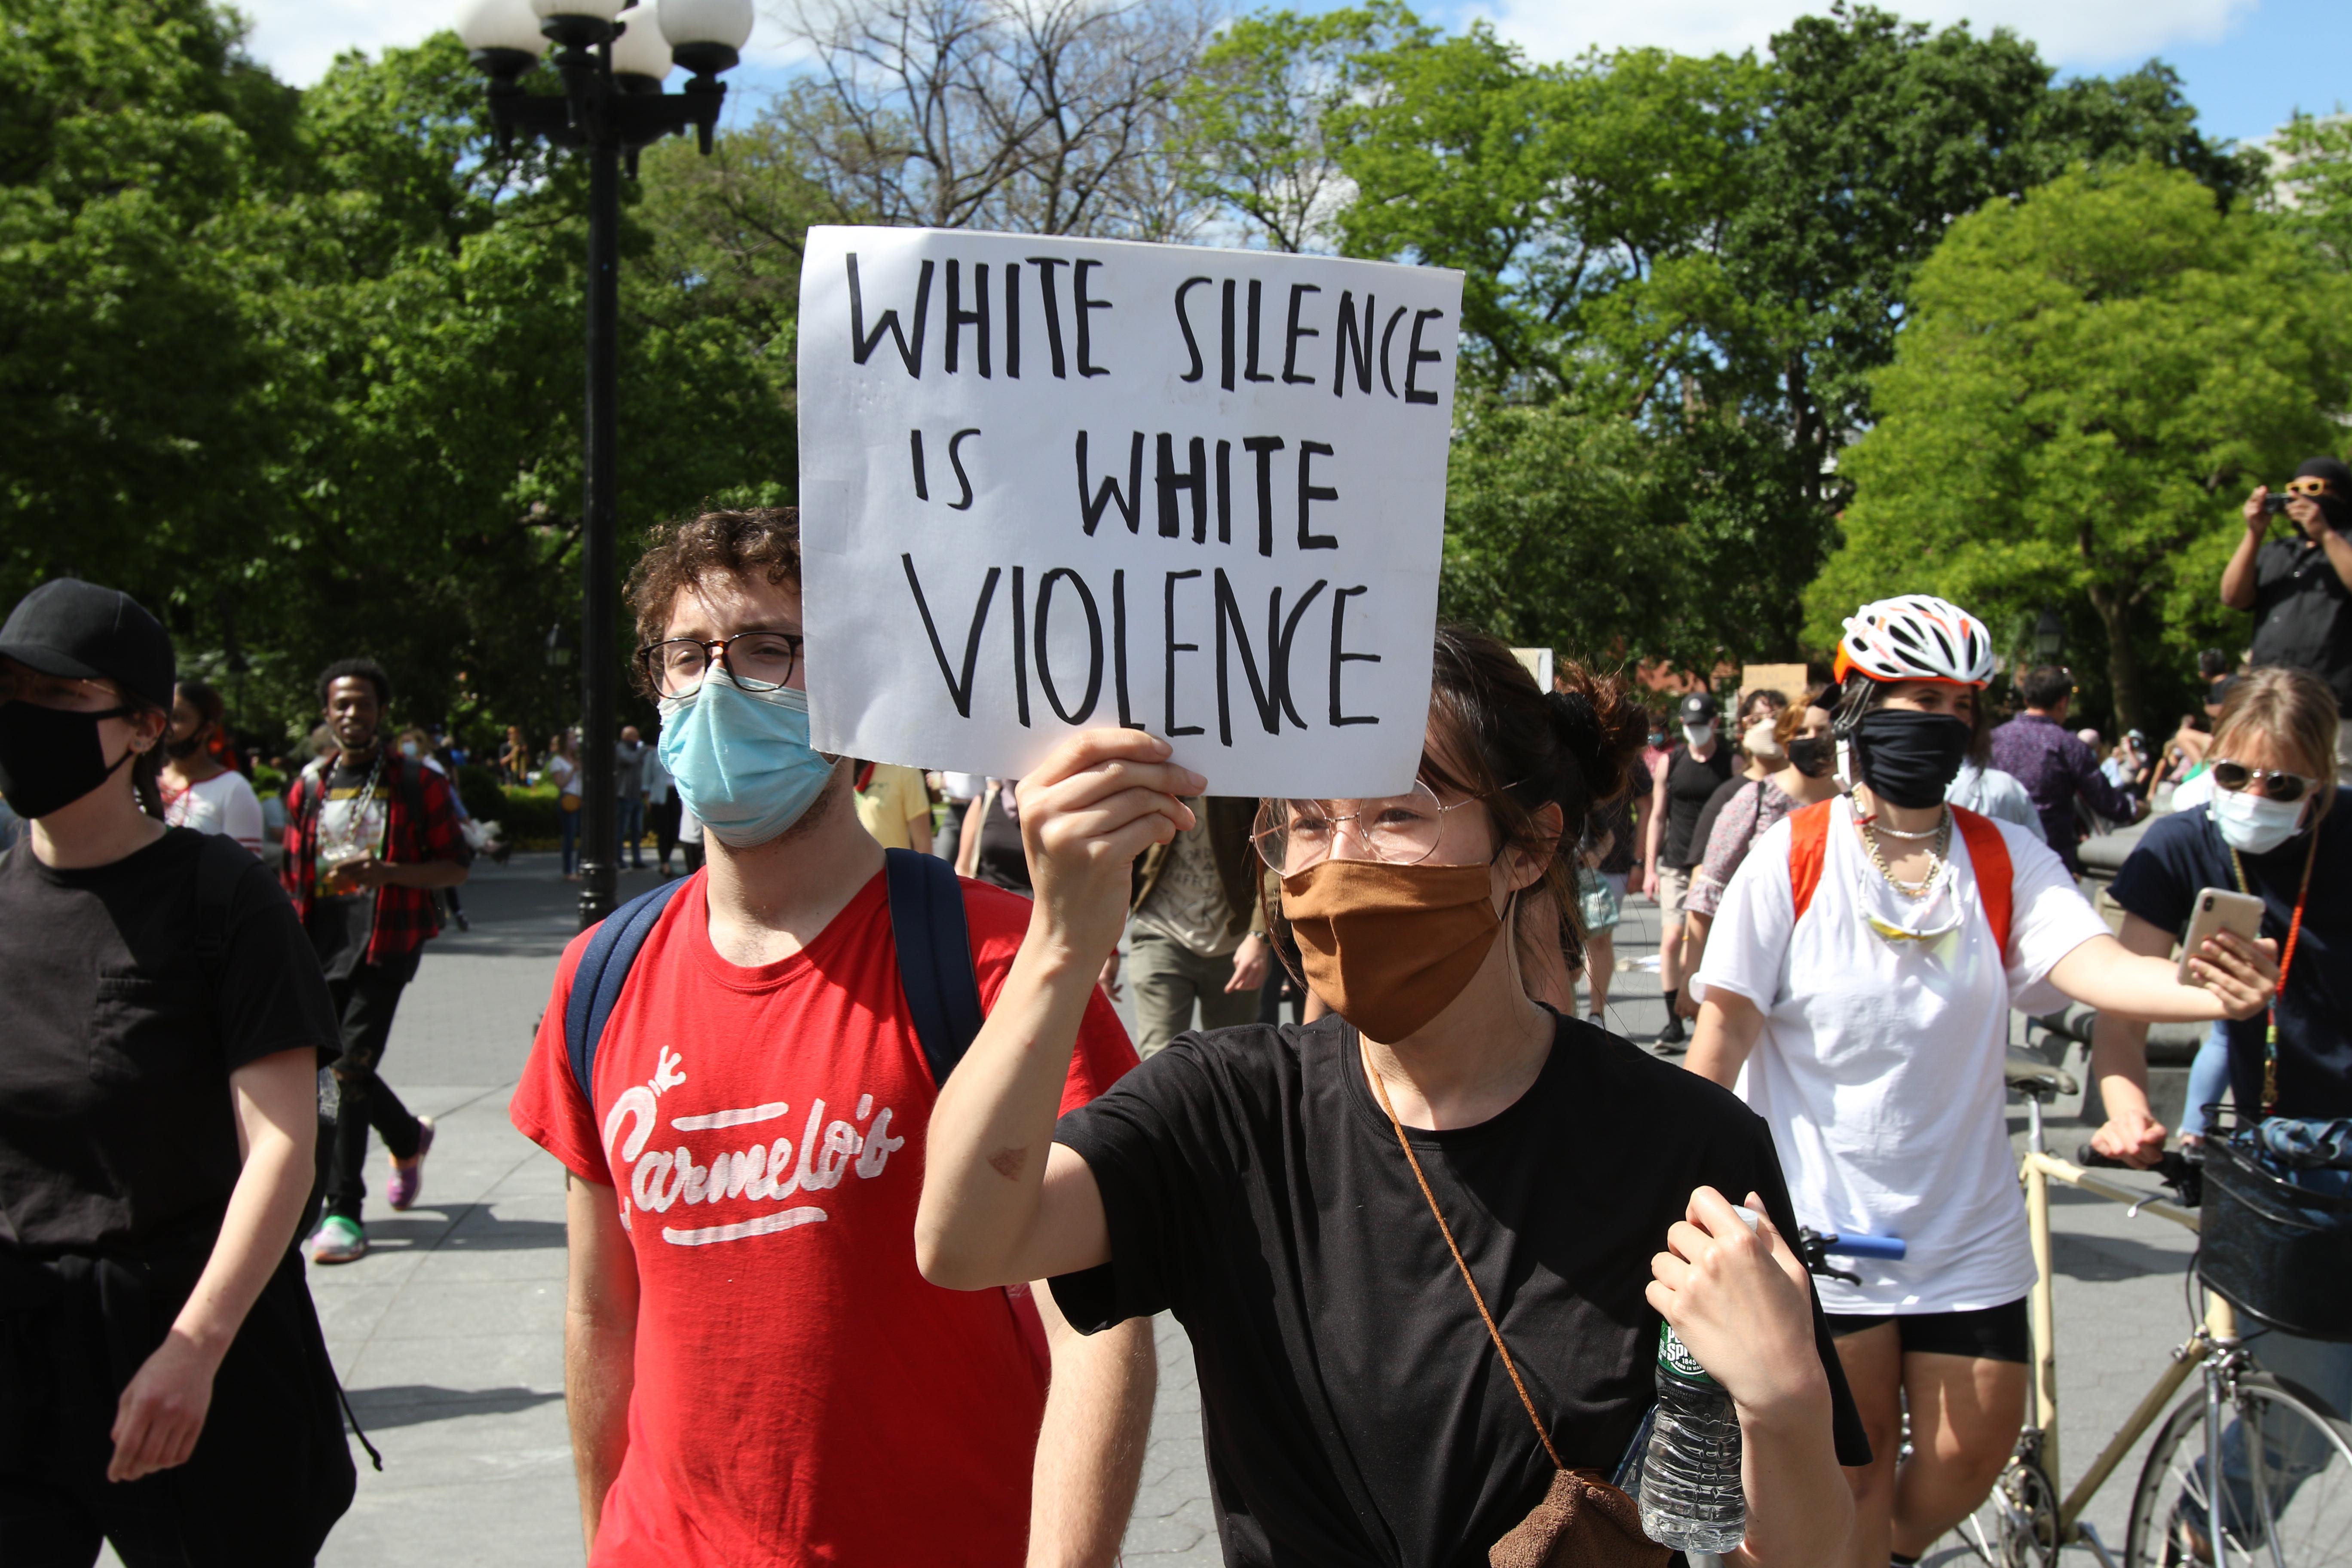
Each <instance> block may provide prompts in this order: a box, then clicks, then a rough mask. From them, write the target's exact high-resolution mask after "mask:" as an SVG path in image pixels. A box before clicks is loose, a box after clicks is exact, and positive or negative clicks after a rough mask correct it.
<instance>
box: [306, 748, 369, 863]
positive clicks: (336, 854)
mask: <svg viewBox="0 0 2352 1568" xmlns="http://www.w3.org/2000/svg"><path fill="white" fill-rule="evenodd" d="M382 777H383V742H377V743H376V751H375V764H374V766H373V767H371V768H369V769H368V776H367V785H366V787H365V788H363V789H362V790H361V791H360V795H359V800H358V802H357V804H356V805H353V806H352V814H351V816H348V817H346V818H345V819H344V821H343V832H342V842H341V843H340V844H338V843H335V842H333V841H332V840H331V839H329V838H328V837H327V835H326V834H325V833H324V832H323V831H322V832H321V833H320V835H319V837H320V840H321V842H322V843H323V844H324V847H326V848H327V849H328V850H329V851H330V854H329V856H328V862H327V863H328V864H329V865H331V866H339V865H341V864H342V862H344V861H346V860H355V859H358V858H360V857H361V856H362V855H363V854H365V853H366V850H365V849H364V848H362V846H361V844H360V839H361V837H362V835H363V834H366V833H367V814H368V807H369V806H371V805H374V804H375V784H376V781H377V780H378V779H380V778H382ZM326 783H327V780H325V779H321V780H320V784H321V785H322V786H323V785H324V784H326ZM321 794H322V795H323V794H324V790H323V788H322V789H321ZM323 815H324V814H323V812H322V813H321V816H322V817H323ZM321 826H323V823H322V825H321Z"/></svg>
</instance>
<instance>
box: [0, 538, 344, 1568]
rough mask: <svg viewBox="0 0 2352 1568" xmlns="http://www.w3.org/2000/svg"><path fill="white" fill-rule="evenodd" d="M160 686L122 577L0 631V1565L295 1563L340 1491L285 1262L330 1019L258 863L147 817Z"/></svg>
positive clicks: (145, 626) (156, 762)
mask: <svg viewBox="0 0 2352 1568" xmlns="http://www.w3.org/2000/svg"><path fill="white" fill-rule="evenodd" d="M172 691H173V655H172V643H171V638H170V637H168V636H167V635H166V634H165V633H164V630H163V626H161V625H160V624H159V623H158V622H157V621H156V620H155V618H154V617H153V616H151V615H149V614H148V613H147V612H146V611H145V610H143V609H142V608H141V607H140V606H139V605H138V604H136V603H135V602H134V601H132V600H131V598H130V596H129V595H124V594H121V593H118V592H116V591H114V590H112V589H110V588H100V587H98V586H95V585H93V584H88V583H80V582H73V581H59V582H53V583H48V584H43V585H42V586H41V587H39V588H37V589H35V590H34V591H33V592H32V593H31V594H29V595H26V597H25V599H24V600H23V601H22V602H21V603H19V604H18V605H16V608H15V610H14V611H13V612H11V613H10V615H9V616H8V618H7V622H6V624H5V626H0V794H5V795H6V797H7V799H8V801H9V804H10V805H11V807H12V808H13V809H14V810H15V811H16V813H17V814H18V815H20V816H24V817H26V818H29V819H30V820H31V823H32V829H31V832H30V834H29V835H28V836H27V837H26V839H25V840H24V841H23V842H20V843H18V844H17V845H16V846H15V847H11V848H9V849H8V850H6V851H5V853H0V995H5V996H6V997H7V998H8V1012H7V1027H6V1032H5V1033H6V1041H5V1050H0V1563H12V1564H13V1563H43V1564H47V1563H59V1564H63V1563H90V1562H93V1561H94V1560H95V1559H96V1558H97V1556H98V1552H99V1546H100V1541H101V1539H103V1540H105V1541H109V1542H112V1543H113V1546H114V1550H115V1552H116V1554H117V1555H118V1556H119V1557H120V1558H121V1561H122V1563H124V1564H125V1565H126V1568H146V1565H148V1564H151V1563H152V1564H164V1563H170V1564H174V1565H191V1564H215V1563H218V1564H230V1563H235V1564H239V1565H245V1564H271V1565H274V1564H299V1563H310V1562H311V1561H312V1560H313V1559H314V1558H315V1557H316V1555H317V1553H318V1550H319V1546H320V1542H322V1541H324V1540H325V1538H326V1535H327V1531H329V1530H330V1529H331V1528H332V1526H333V1524H334V1522H335V1521H336V1520H337V1519H339V1518H341V1516H342V1513H343V1510H345V1509H347V1508H348V1507H349V1506H350V1505H351V1500H352V1489H353V1487H354V1484H355V1476H354V1473H353V1470H352V1460H351V1455H350V1452H349V1450H348V1449H347V1448H346V1447H345V1446H344V1439H343V1432H342V1417H341V1412H340V1410H339V1409H338V1406H337V1402H338V1397H339V1396H338V1394H337V1390H336V1384H335V1378H334V1369H333V1367H332V1365H331V1363H329V1361H328V1359H327V1348H326V1342H325V1341H324V1340H323V1339H322V1338H321V1336H320V1331H319V1319H318V1314H317V1312H316V1310H314V1309H313V1307H312V1305H311V1301H310V1289H309V1288H308V1286H307V1285H306V1284H305V1283H304V1281H303V1278H302V1262H301V1258H300V1256H299V1254H298V1253H296V1252H295V1251H294V1250H293V1248H292V1242H293V1240H294V1237H295V1235H296V1232H297V1230H298V1227H299V1225H300V1222H301V1219H302V1209H303V1205H304V1204H305V1202H306V1200H307V1199H308V1197H309V1194H310V1186H311V1176H312V1172H311V1160H312V1148H313V1144H314V1142H315V1139H316V1137H317V1129H318V1120H317V1087H316V1085H317V1079H316V1074H317V1070H318V1062H319V1054H320V1051H321V1050H322V1049H328V1048H331V1047H332V1046H333V1045H334V1043H335V1040H336V1031H335V1018H334V1014H333V1011H332V1009H331V1007H330V1006H329V1005H328V1001H327V987H326V983H325V981H324V980H323V979H322V978H321V977H320V973H319V964H318V961H317V960H316V959H315V958H313V957H312V956H311V953H310V942H309V941H308V940H307V939H306V938H305V937H304V935H303V932H302V929H301V927H300V925H299V923H298V922H297V921H295V919H294V912H293V910H292V909H291V907H290V906H289V904H288V902H287V899H286V895H285V894H284V893H283V892H282V891H280V890H279V889H278V884H277V880H276V879H275V878H273V877H272V876H271V875H270V873H269V871H268V868H266V867H264V866H263V865H262V864H261V862H260V861H258V860H257V859H256V858H254V857H253V856H252V855H251V854H250V853H249V852H247V850H245V849H244V848H242V847H239V846H238V845H237V844H236V842H235V841H234V840H232V839H228V838H225V837H220V836H218V835H213V834H204V833H199V832H197V831H195V830H194V829H193V828H185V827H166V826H164V825H163V821H162V820H161V816H162V810H161V803H160V800H159V799H158V797H157V795H156V791H155V777H156V773H157V771H158V769H159V768H160V766H161V763H162V758H163V749H162V742H163V737H164V734H165V731H166V727H167V725H168V722H169V711H170V708H171V703H172Z"/></svg>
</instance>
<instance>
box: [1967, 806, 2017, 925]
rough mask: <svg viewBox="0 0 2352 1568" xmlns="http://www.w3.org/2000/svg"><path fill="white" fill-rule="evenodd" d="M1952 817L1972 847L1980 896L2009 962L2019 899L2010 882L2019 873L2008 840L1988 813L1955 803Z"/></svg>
mask: <svg viewBox="0 0 2352 1568" xmlns="http://www.w3.org/2000/svg"><path fill="white" fill-rule="evenodd" d="M1952 820H1953V821H1954V822H1955V823H1957V824H1958V825H1959V829H1960V837H1961V839H1962V841H1963V842H1965V843H1966V844H1967V845H1968V847H1969V863H1970V864H1971V865H1973V866H1974V867H1975V868H1976V873H1977V896H1978V897H1979V898H1980V899H1982V900H1984V911H1985V919H1987V920H1989V921H1991V922H1992V938H1993V941H1995V942H1999V943H2000V961H2001V963H2004V964H2006V963H2008V962H2009V922H2010V915H2011V910H2012V909H2013V907H2014V905H2015V902H2016V900H2015V893H2014V889H2012V887H2011V883H2012V882H2014V881H2015V880H2016V876H2017V872H2016V867H2015V865H2014V863H2013V862H2011V859H2010V858H2009V841H2008V840H2007V839H2005V838H2003V837H2001V836H2000V825H1999V824H1998V823H1996V822H1994V821H1993V820H1992V818H1990V817H1989V816H1979V815H1977V814H1976V813H1975V812H1973V811H1969V810H1965V809H1963V808H1962V807H1960V806H1957V805H1956V806H1954V807H1952Z"/></svg>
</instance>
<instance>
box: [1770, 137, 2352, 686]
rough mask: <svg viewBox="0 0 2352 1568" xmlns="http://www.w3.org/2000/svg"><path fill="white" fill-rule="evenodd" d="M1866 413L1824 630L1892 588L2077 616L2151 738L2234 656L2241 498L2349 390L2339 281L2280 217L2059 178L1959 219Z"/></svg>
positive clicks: (2083, 178) (2132, 174) (2168, 185)
mask: <svg viewBox="0 0 2352 1568" xmlns="http://www.w3.org/2000/svg"><path fill="white" fill-rule="evenodd" d="M1910 307H1911V315H1910V320H1909V322H1908V324H1907V325H1906V328H1905V330H1904V331H1903V333H1902V335H1901V337H1900V339H1899V340H1898V342H1897V349H1896V354H1895V363H1894V364H1893V366H1892V367H1891V368H1889V369H1887V370H1885V372H1883V373H1881V374H1879V375H1878V376H1877V377H1876V378H1875V382H1874V390H1875V395H1876V398H1877V403H1878V409H1879V414H1880V421H1879V423H1878V425H1877V426H1876V427H1875V428H1874V430H1872V431H1871V432H1870V434H1869V435H1868V436H1866V437H1864V439H1863V440H1862V441H1861V443H1860V444H1859V445H1858V446H1856V447H1854V448H1853V451H1852V452H1851V453H1850V454H1849V455H1848V459H1847V463H1846V465H1845V467H1846V469H1847V471H1848V472H1849V473H1850V474H1851V475H1852V477H1853V479H1854V482H1855V484H1856V488H1857V499H1856V500H1855V502H1854V505H1853V508H1852V510H1849V511H1848V513H1847V514H1846V518H1845V527H1846V539H1845V542H1844V544H1843V547H1842V548H1841V549H1840V550H1839V552H1837V554H1836V555H1835V556H1834V557H1833V558H1832V561H1831V563H1830V564H1829V568H1828V570H1827V571H1826V572H1824V573H1823V574H1822V577H1821V579H1820V580H1819V581H1818V582H1816V583H1815V584H1813V587H1812V590H1811V594H1810V595H1809V596H1808V604H1809V607H1810V610H1811V626H1812V632H1813V635H1814V636H1815V637H1817V638H1820V639H1822V640H1824V641H1825V640H1827V639H1828V638H1829V637H1832V635H1833V631H1834V627H1835V625H1836V619H1837V617H1838V616H1840V615H1841V614H1843V613H1845V612H1846V611H1847V610H1849V609H1851V607H1852V605H1853V604H1854V603H1856V602H1857V601H1859V600H1862V599H1866V598H1870V597H1874V596H1875V595H1877V594H1879V593H1881V592H1884V591H1885V590H1886V587H1887V586H1888V585H1889V584H1902V585H1903V586H1904V587H1906V588H1915V589H1923V590H1927V591H1932V592H1936V593H1940V594H1945V595H1948V596H1950V597H1952V598H1955V599H1957V600H1958V601H1959V602H1960V603H1963V604H1966V605H1969V606H1970V607H1971V608H1973V609H1976V610H1978V611H1979V613H1980V614H1984V615H1986V616H1987V617H1988V619H1989V620H1990V621H1991V622H1992V623H1993V624H1994V625H1996V626H1998V625H2001V624H2004V623H2008V624H2017V623H2019V622H2021V621H2023V620H2024V619H2025V618H2027V617H2029V616H2031V614H2032V611H2033V609H2034V608H2035V607H2036V606H2037V605H2040V604H2042V603H2043V602H2045V601H2065V602H2075V603H2085V604H2087V605H2089V606H2090V608H2091V609H2092V610H2093V611H2094V612H2095V616H2096V619H2097V625H2098V627H2099V630H2100V632H2101V634H2102V637H2101V641H2103V642H2104V645H2105V646H2104V654H2105V674H2106V677H2107V681H2108V684H2109V686H2110V688H2111V690H2112V695H2113V699H2114V702H2115V705H2116V712H2117V716H2118V718H2119V720H2120V721H2122V722H2125V723H2143V724H2153V722H2154V721H2156V719H2157V718H2158V709H2157V708H2156V706H2155V703H2156V702H2157V700H2158V698H2159V697H2160V696H2168V695H2171V693H2170V692H2169V691H2168V689H2167V688H2168V687H2169V686H2171V685H2172V684H2173V683H2172V682H2170V681H2168V680H2167V679H2165V678H2164V677H2163V676H2162V675H2161V674H2160V673H2155V674H2152V672H2151V670H2150V668H2149V662H2150V655H2151V653H2152V652H2153V651H2155V650H2157V649H2159V648H2168V649H2169V650H2170V651H2171V652H2172V653H2173V654H2174V655H2176V656H2177V658H2178V661H2179V663H2181V664H2182V665H2184V666H2185V664H2186V662H2187V660H2188V658H2189V656H2190V655H2191V654H2192V653H2193V651H2194V650H2195V649H2196V648H2198V647H2202V646H2205V645H2206V644H2208V643H2224V644H2228V643H2232V642H2235V641H2237V640H2238V639H2240V638H2242V636H2243V634H2244V625H2243V622H2242V618H2241V617H2238V616H2235V615H2234V614H2233V613H2232V612H2229V611H2226V610H2224V609H2222V608H2221V605H2220V603H2219V597H2218V594H2217V591H2216V584H2218V582H2219V581H2220V576H2221V565H2222V563H2223V562H2224V561H2226V560H2227V558H2228V556H2229V552H2230V550H2231V547H2232V546H2233V545H2234V544H2235V542H2236V540H2237V538H2238V536H2239V533H2240V531H2241V525H2240V523H2239V521H2238V520H2237V518H2236V516H2235V515H2234V514H2235V512H2236V510H2237V502H2238V501H2239V500H2241V499H2242V497H2243V495H2244V494H2245V492H2246V491H2247V490H2249V489H2252V487H2253V486H2254V485H2256V484H2258V483H2262V482H2264V481H2266V480H2267V481H2273V482H2274V481H2275V480H2276V479H2279V478H2280V477H2281V476H2283V475H2285V474H2287V473H2290V472H2292V471H2293V468H2294V463H2295V462H2296V461H2297V460H2298V459H2300V458H2304V457H2305V456H2308V455H2309V454H2310V453H2312V452H2315V451H2325V450H2328V449H2331V448H2332V447H2334V446H2335V445H2336V442H2337V439H2338V433H2337V431H2336V428H2335V427H2334V420H2333V418H2332V417H2331V416H2332V415H2333V414H2334V413H2335V412H2336V410H2339V409H2341V408H2343V407H2344V405H2345V403H2346V400H2347V396H2352V367H2347V358H2346V355H2347V351H2352V318H2347V311H2352V282H2347V279H2343V278H2341V277H2338V276H2334V275H2331V274H2330V273H2328V272H2327V271H2326V269H2325V268H2324V267H2323V266H2322V265H2321V264H2320V262H2319V259H2318V258H2317V257H2316V255H2315V253H2314V252H2313V251H2312V250H2311V249H2310V248H2309V247H2305V246H2304V245H2301V244H2298V243H2294V241H2293V239H2292V238H2291V237H2289V236H2287V235H2285V234H2284V233H2282V231H2281V228H2280V226H2279V225H2278V224H2276V223H2275V222H2273V221H2272V220H2270V219H2267V218H2264V217H2263V216H2258V215H2254V214H2252V213H2250V212H2247V211H2245V210H2244V209H2242V208H2239V209H2234V210H2232V211H2231V212H2228V213H2224V212H2221V211H2219V210H2217V209H2216V207H2215V205H2214V202H2213V199H2212V195H2211V193H2210V190H2208V189H2207V188H2205V187H2203V186H2201V185H2200V184H2198V183H2197V182H2196V181H2195V180H2193V179H2192V178H2191V177H2190V176H2189V175H2188V174H2185V173H2181V172H2179V171H2168V170H2164V169H2161V168H2158V166H2156V165H2155V164H2153V163H2136V164H2131V165H2127V166H2126V167H2124V168H2122V169H2111V170H2085V171H2079V172H2076V173H2074V174H2067V175H2064V176H2062V177H2061V178H2059V179H2058V180H2056V181H2054V182H2053V183H2052V184H2049V185H2048V186H2046V187H2044V188H2042V189H2041V190H2039V191H2036V192H2035V193H2033V194H2032V195H2029V196H2028V197H2027V198H2026V199H2025V200H2024V201H2023V202H2021V203H2018V204H2016V205H2010V204H2007V203H2000V202H1994V203H1989V204H1987V205H1986V206H1985V207H1984V208H1983V209H1982V210H1981V211H1979V212H1978V213H1976V214H1974V215H1972V216H1969V217H1967V218H1965V219H1963V220H1961V221H1960V222H1959V223H1958V224H1957V225H1956V226H1954V227H1953V229H1952V231H1951V233H1950V235H1949V237H1948V238H1947V239H1946V241H1945V243H1944V244H1943V246H1942V247H1940V248H1939V249H1938V250H1937V253H1936V255H1935V256H1934V257H1933V258H1931V259H1930V260H1929V261H1928V262H1927V264H1926V266H1924V267H1923V268H1921V269H1920V271H1919V274H1918V277H1917V279H1916V283H1915V285H1914V287H1913V289H1912V291H1911V299H1910Z"/></svg>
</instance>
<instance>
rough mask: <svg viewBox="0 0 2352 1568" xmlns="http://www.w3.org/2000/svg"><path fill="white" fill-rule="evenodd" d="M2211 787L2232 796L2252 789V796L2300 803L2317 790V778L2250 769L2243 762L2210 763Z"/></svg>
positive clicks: (2266, 769) (2271, 769) (2285, 802)
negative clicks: (2253, 794) (2266, 796)
mask: <svg viewBox="0 0 2352 1568" xmlns="http://www.w3.org/2000/svg"><path fill="white" fill-rule="evenodd" d="M2213 784H2214V785H2215V787H2216V788H2220V789H2225V790H2228V791H2229V792H2230V793H2231V794H2232V795H2235V794H2237V793H2238V792H2239V791H2240V790H2244V789H2252V791H2253V792H2254V793H2255V794H2256V795H2268V796H2269V797H2270V798H2271V799H2273V800H2274V801H2277V802H2279V803H2281V804H2282V805H2284V804H2288V803H2291V802H2294V801H2298V800H2301V799H2302V798H2303V797H2304V796H2305V795H2309V794H2310V793H2311V792H2312V791H2313V790H2315V789H2317V788H2318V787H2319V781H2318V780H2317V779H2312V778H2305V777H2304V776H2303V775H2302V774H2301V773H2282V772H2280V771H2279V770H2278V769H2276V768H2250V767H2248V766H2246V764H2245V763H2227V762H2223V763H2214V764H2213Z"/></svg>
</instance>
